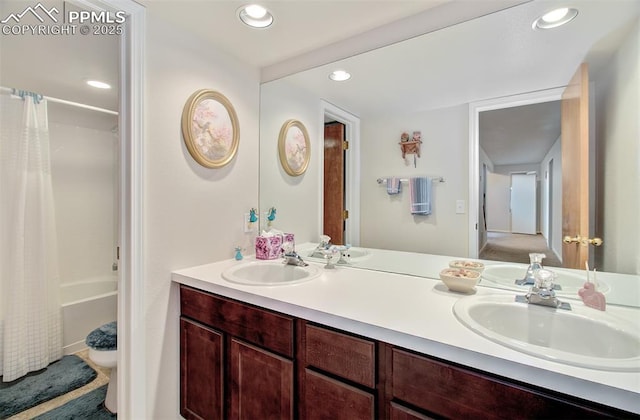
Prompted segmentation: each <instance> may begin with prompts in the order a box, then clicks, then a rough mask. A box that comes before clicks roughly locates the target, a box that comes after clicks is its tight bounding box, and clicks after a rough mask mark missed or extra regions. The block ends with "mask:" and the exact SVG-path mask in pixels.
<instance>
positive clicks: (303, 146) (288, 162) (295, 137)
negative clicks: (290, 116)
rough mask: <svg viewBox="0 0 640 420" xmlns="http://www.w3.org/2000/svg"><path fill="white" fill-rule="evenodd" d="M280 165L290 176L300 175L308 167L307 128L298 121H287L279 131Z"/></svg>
mask: <svg viewBox="0 0 640 420" xmlns="http://www.w3.org/2000/svg"><path fill="white" fill-rule="evenodd" d="M278 155H279V156H280V163H281V164H282V167H283V168H284V170H285V172H287V173H288V174H289V175H291V176H299V175H302V174H303V173H304V172H305V171H306V170H307V167H308V166H309V157H310V155H311V144H310V142H309V133H308V132H307V128H306V127H305V126H304V124H302V123H301V122H300V121H298V120H288V121H286V122H285V123H284V124H283V125H282V128H281V129H280V136H279V137H278Z"/></svg>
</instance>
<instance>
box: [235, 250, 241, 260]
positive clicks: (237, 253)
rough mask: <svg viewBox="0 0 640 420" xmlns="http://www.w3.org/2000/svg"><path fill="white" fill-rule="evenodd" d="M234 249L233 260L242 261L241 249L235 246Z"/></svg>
mask: <svg viewBox="0 0 640 420" xmlns="http://www.w3.org/2000/svg"><path fill="white" fill-rule="evenodd" d="M235 249H236V256H235V258H236V260H237V261H240V260H241V259H242V248H241V247H239V246H237V247H236V248H235Z"/></svg>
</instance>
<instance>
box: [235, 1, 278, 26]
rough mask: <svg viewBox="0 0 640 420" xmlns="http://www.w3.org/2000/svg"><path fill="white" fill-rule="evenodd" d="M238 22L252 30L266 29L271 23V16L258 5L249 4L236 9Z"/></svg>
mask: <svg viewBox="0 0 640 420" xmlns="http://www.w3.org/2000/svg"><path fill="white" fill-rule="evenodd" d="M238 17H239V18H240V20H241V21H242V22H243V23H244V24H246V25H249V26H251V27H252V28H266V27H267V26H269V25H271V24H272V23H273V15H272V14H271V13H270V12H269V11H268V10H267V9H265V8H264V7H262V6H260V5H259V4H250V5H248V6H242V7H241V8H239V9H238Z"/></svg>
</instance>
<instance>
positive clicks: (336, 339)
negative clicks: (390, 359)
mask: <svg viewBox="0 0 640 420" xmlns="http://www.w3.org/2000/svg"><path fill="white" fill-rule="evenodd" d="M298 325H299V326H300V328H299V329H300V334H299V336H300V337H299V340H298V345H299V349H300V351H299V352H298V357H297V361H298V368H299V371H300V376H299V378H300V379H299V390H300V418H302V419H345V420H350V419H374V418H376V401H377V398H376V344H375V342H374V341H372V340H367V339H363V338H359V337H354V336H353V335H349V334H344V333H342V332H338V331H335V330H330V329H327V328H324V327H321V326H318V325H312V324H309V323H307V322H306V321H300V322H299V323H298Z"/></svg>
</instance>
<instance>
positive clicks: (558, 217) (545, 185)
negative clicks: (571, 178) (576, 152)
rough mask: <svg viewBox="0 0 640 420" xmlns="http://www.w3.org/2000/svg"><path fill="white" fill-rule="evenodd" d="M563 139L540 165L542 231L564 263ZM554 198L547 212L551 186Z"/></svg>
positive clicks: (555, 144)
mask: <svg viewBox="0 0 640 420" xmlns="http://www.w3.org/2000/svg"><path fill="white" fill-rule="evenodd" d="M561 141H562V140H561V137H559V138H558V140H556V141H555V143H554V144H553V145H552V146H551V148H550V149H549V151H548V152H547V154H546V156H545V157H544V159H542V162H541V163H540V174H542V176H541V182H540V189H541V191H540V202H541V203H540V209H541V213H542V217H541V223H540V224H541V226H540V230H541V231H542V233H543V235H544V236H545V238H546V239H547V245H548V246H549V248H551V250H552V251H553V252H554V253H555V255H556V257H558V258H559V259H560V260H561V261H562V148H561ZM552 159H553V169H552V171H553V177H552V179H549V174H548V168H549V161H551V160H552ZM551 182H552V183H553V185H551V191H552V194H553V196H552V197H551V202H552V204H553V208H552V209H551V213H549V211H548V210H547V207H548V206H549V186H550V184H551ZM549 226H551V232H552V233H551V237H549V236H548V235H547V232H548V228H549Z"/></svg>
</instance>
